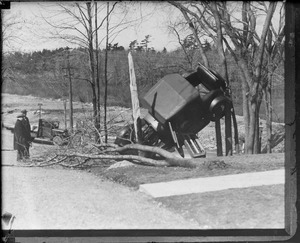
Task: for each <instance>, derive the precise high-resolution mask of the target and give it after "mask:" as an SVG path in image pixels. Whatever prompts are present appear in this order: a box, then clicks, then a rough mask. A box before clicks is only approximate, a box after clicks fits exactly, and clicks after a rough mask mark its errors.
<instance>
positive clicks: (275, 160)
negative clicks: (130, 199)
mask: <svg viewBox="0 0 300 243" xmlns="http://www.w3.org/2000/svg"><path fill="white" fill-rule="evenodd" d="M219 160H220V161H224V163H208V162H205V160H204V159H197V161H198V162H199V165H198V166H197V167H196V168H193V169H189V168H183V167H150V166H141V165H134V166H127V167H118V168H114V169H109V170H107V167H95V168H92V169H91V171H92V172H93V173H95V174H96V175H99V176H101V177H104V178H106V179H109V180H112V181H115V182H117V183H121V184H124V185H126V186H129V187H133V188H136V189H137V188H138V187H139V185H141V184H145V183H156V182H164V181H172V180H180V179H188V178H200V177H211V176H220V175H229V174H239V173H247V172H258V171H267V170H275V169H279V168H283V167H284V154H283V153H274V154H270V155H268V154H260V155H234V156H228V157H216V161H219Z"/></svg>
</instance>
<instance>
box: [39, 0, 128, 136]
mask: <svg viewBox="0 0 300 243" xmlns="http://www.w3.org/2000/svg"><path fill="white" fill-rule="evenodd" d="M118 4H120V3H119V2H114V3H113V4H112V5H111V8H110V9H109V11H108V12H106V11H105V6H106V3H99V2H98V3H97V2H87V3H65V4H63V3H59V4H57V5H55V6H56V7H55V8H53V9H54V10H55V13H54V14H53V15H52V16H43V19H44V20H45V21H46V22H47V23H48V24H49V25H50V26H51V27H53V28H52V30H51V38H55V39H57V38H58V39H63V40H65V41H66V42H67V43H69V44H73V45H76V46H80V47H82V48H83V50H85V51H86V53H87V55H88V57H89V77H88V78H86V77H82V79H83V80H86V81H87V82H88V83H89V84H90V87H91V90H92V104H93V117H94V124H95V127H96V128H97V129H98V131H100V101H101V97H100V77H101V75H100V72H101V70H100V68H99V66H100V60H99V59H100V55H99V50H100V49H99V46H100V44H101V43H102V41H103V40H104V39H106V35H107V33H105V34H103V33H102V37H101V38H99V33H100V31H101V30H105V26H104V24H105V21H109V17H110V16H111V15H112V14H113V11H114V10H115V7H116V6H117V5H118ZM53 9H52V10H53ZM120 13H122V12H120ZM123 15H126V12H123ZM120 21H123V22H120ZM120 21H118V22H116V24H115V25H112V26H111V29H110V30H109V34H110V35H111V36H115V35H117V34H118V33H119V32H120V31H121V30H122V29H124V25H125V17H124V16H123V17H121V20H120ZM107 38H108V37H107ZM97 134H99V133H97ZM96 140H99V136H96Z"/></svg>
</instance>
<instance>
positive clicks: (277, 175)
mask: <svg viewBox="0 0 300 243" xmlns="http://www.w3.org/2000/svg"><path fill="white" fill-rule="evenodd" d="M276 184H284V169H280V170H272V171H264V172H252V173H243V174H235V175H225V176H215V177H207V178H196V179H186V180H177V181H170V182H160V183H152V184H143V185H140V187H139V190H140V191H141V192H144V193H146V194H149V195H151V196H152V197H154V198H156V197H170V196H177V195H185V194H191V193H203V192H212V191H221V190H227V189H233V188H246V187H252V186H265V185H276Z"/></svg>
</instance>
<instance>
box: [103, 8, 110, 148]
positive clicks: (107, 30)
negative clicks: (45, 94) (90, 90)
mask: <svg viewBox="0 0 300 243" xmlns="http://www.w3.org/2000/svg"><path fill="white" fill-rule="evenodd" d="M108 15H109V2H107V19H106V48H105V66H104V79H105V87H104V134H105V143H107V137H108V134H107V124H106V121H107V85H108V79H107V71H108V70H107V62H108V34H109V21H108Z"/></svg>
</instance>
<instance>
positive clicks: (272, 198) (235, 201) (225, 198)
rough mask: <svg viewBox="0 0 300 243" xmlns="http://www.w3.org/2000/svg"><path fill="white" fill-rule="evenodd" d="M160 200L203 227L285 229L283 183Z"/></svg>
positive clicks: (159, 199)
mask: <svg viewBox="0 0 300 243" xmlns="http://www.w3.org/2000/svg"><path fill="white" fill-rule="evenodd" d="M156 200H157V201H159V202H161V203H162V204H164V205H165V206H166V207H168V208H170V209H171V210H172V211H175V212H177V213H180V214H181V215H183V216H184V217H185V218H188V219H194V220H195V221H197V222H198V223H199V225H200V227H201V228H207V229H210V228H211V229H230V228H231V229H238V228H240V229H241V228H283V227H284V186H283V185H272V186H260V187H251V188H243V189H228V190H223V191H218V192H206V193H196V194H188V195H180V196H172V197H166V198H158V199H156Z"/></svg>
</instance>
